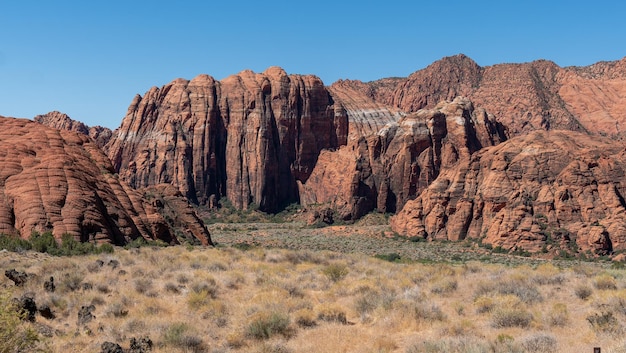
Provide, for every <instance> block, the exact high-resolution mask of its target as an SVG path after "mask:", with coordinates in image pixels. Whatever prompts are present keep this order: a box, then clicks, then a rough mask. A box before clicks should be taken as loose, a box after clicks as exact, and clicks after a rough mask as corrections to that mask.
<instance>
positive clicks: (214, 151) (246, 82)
mask: <svg viewBox="0 0 626 353" xmlns="http://www.w3.org/2000/svg"><path fill="white" fill-rule="evenodd" d="M347 121H348V117H347V116H346V114H345V109H342V108H341V107H337V106H335V105H334V102H333V99H332V97H331V96H330V94H329V92H328V91H327V90H326V88H325V87H324V85H323V83H322V81H321V80H320V79H319V78H317V77H315V76H298V75H287V74H286V73H285V72H284V71H283V70H282V69H279V68H270V69H268V70H267V71H265V72H264V73H262V74H255V73H253V72H251V71H244V72H241V73H240V74H238V75H235V76H231V77H228V78H226V79H224V80H222V81H221V82H218V81H216V80H214V79H213V78H212V77H210V76H206V75H201V76H198V77H196V78H194V79H193V80H191V81H187V80H183V79H178V80H175V81H174V82H172V83H170V84H168V85H165V86H163V87H162V88H156V87H155V88H152V89H151V90H150V91H148V92H147V93H146V94H145V95H144V97H140V96H137V97H135V99H134V100H133V102H132V104H131V106H130V108H129V109H128V113H127V115H126V117H125V118H124V120H123V122H122V125H121V127H120V128H119V129H117V130H116V131H115V133H114V137H113V139H112V140H111V142H110V143H109V144H108V145H107V146H106V149H107V151H108V155H109V157H110V158H111V160H112V161H113V164H114V168H115V170H116V171H119V173H120V176H121V177H122V179H123V180H126V181H127V182H128V183H129V184H130V185H131V186H132V187H134V188H140V187H145V186H149V185H154V184H159V183H170V184H172V185H174V186H175V187H176V188H178V189H179V190H180V191H181V192H182V194H183V195H184V196H185V197H187V198H188V199H190V200H192V201H193V202H197V203H201V204H204V203H208V200H209V199H211V198H215V197H217V198H219V197H222V196H226V197H227V198H228V199H229V200H230V201H231V202H232V203H233V205H234V206H236V207H238V208H247V207H248V205H250V204H252V203H254V204H256V205H258V206H259V207H260V209H261V210H265V211H274V210H277V209H279V208H280V207H281V206H284V205H286V204H289V203H292V202H297V201H298V193H297V185H296V181H305V180H306V179H307V178H308V177H309V175H310V173H311V171H312V170H313V167H314V166H315V164H316V162H317V157H318V155H319V153H320V151H321V150H322V149H326V148H336V147H338V146H340V145H342V144H345V143H346V140H345V139H346V135H347V128H348V122H347Z"/></svg>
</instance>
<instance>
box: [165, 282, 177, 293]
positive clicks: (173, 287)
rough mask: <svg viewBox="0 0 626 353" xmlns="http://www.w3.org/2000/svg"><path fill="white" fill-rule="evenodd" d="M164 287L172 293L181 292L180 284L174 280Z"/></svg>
mask: <svg viewBox="0 0 626 353" xmlns="http://www.w3.org/2000/svg"><path fill="white" fill-rule="evenodd" d="M163 289H164V290H165V291H166V292H168V293H171V294H180V288H178V286H177V285H176V284H174V283H172V282H168V283H165V285H164V286H163Z"/></svg>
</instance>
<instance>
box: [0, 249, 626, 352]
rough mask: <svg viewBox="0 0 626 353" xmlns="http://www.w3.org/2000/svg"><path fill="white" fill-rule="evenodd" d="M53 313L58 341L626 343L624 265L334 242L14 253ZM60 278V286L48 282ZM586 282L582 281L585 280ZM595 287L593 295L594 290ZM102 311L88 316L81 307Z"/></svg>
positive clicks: (457, 347)
mask: <svg viewBox="0 0 626 353" xmlns="http://www.w3.org/2000/svg"><path fill="white" fill-rule="evenodd" d="M10 268H16V269H18V270H24V271H26V272H27V273H29V281H28V283H27V284H26V286H25V287H23V288H13V283H12V282H10V281H9V280H8V279H7V278H4V277H3V278H2V279H1V280H0V288H1V289H2V290H3V291H4V292H5V293H6V292H7V291H8V290H9V289H10V290H11V291H12V293H13V295H15V296H19V295H20V294H22V293H24V292H31V293H34V295H35V300H36V302H37V303H38V304H39V305H43V304H45V305H48V306H49V307H50V308H51V309H52V310H53V312H54V313H55V315H56V318H55V319H52V320H48V319H45V318H43V317H41V316H39V315H38V316H37V324H38V325H45V326H46V327H47V328H48V329H50V331H51V332H53V334H52V337H49V338H44V339H45V343H46V344H47V346H48V347H50V349H51V350H52V351H54V352H66V351H72V352H98V351H99V350H100V345H101V344H102V343H103V342H105V341H111V342H115V343H119V344H120V345H121V346H122V347H124V348H128V346H129V340H130V338H132V337H137V338H140V337H145V336H147V337H149V338H150V339H151V340H152V341H153V342H154V349H153V351H154V352H213V353H217V352H281V353H284V352H294V353H295V352H311V353H316V352H320V353H321V352H324V353H326V352H364V353H365V352H376V353H380V352H406V353H412V352H509V351H511V352H536V351H543V352H573V351H576V352H592V351H593V347H598V346H600V347H602V348H603V350H602V351H603V352H624V351H626V344H625V342H624V341H623V338H622V337H623V334H624V332H626V331H625V330H626V279H625V278H624V274H625V272H624V270H617V269H607V268H606V266H601V265H599V264H596V263H581V264H577V265H572V266H561V265H560V266H557V265H555V264H553V263H550V262H545V263H543V264H540V265H510V266H507V265H501V264H490V263H486V262H479V261H467V262H459V263H445V262H438V263H432V264H422V263H390V262H387V261H383V260H379V259H375V258H373V257H369V256H366V255H359V254H343V253H338V252H330V251H311V250H284V249H269V248H252V249H250V250H246V251H244V250H239V249H237V248H233V247H224V248H186V247H169V248H150V247H144V248H139V249H131V250H124V249H116V251H115V253H113V254H106V255H89V256H80V257H69V258H67V257H51V256H47V255H42V254H34V253H24V254H17V253H7V252H3V253H2V257H0V269H1V270H2V271H4V270H7V269H10ZM50 276H53V277H54V278H55V282H56V285H57V289H56V291H55V292H54V293H49V292H45V291H44V290H43V282H44V281H45V280H47V279H48V278H49V277H50ZM583 289H584V290H583ZM583 292H584V293H583ZM86 305H94V306H95V308H96V309H95V311H94V315H95V319H93V320H92V321H91V322H89V323H87V324H86V325H81V326H79V325H78V324H77V321H78V318H77V315H78V311H79V309H80V308H81V307H82V306H86Z"/></svg>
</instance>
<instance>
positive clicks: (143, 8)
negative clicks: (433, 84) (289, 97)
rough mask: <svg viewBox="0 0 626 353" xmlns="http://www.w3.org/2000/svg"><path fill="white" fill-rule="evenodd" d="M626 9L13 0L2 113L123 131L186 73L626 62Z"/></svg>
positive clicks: (3, 20) (3, 56)
mask: <svg viewBox="0 0 626 353" xmlns="http://www.w3.org/2000/svg"><path fill="white" fill-rule="evenodd" d="M625 16H626V2H624V1H621V0H619V1H606V0H596V1H592V2H591V1H585V2H583V1H576V0H570V1H549V0H544V1H535V0H531V1H519V0H517V1H508V0H500V1H456V0H447V1H418V0H414V1H396V0H383V1H368V0H361V1H341V0H334V1H327V0H312V1H295V0H294V1H282V0H273V1H236V0H231V1H226V0H225V1H214V0H205V1H184V0H182V1H172V0H169V1H166V2H165V1H159V0H152V1H144V0H124V1H118V0H80V1H67V0H55V1H52V0H49V1H41V0H40V1H35V0H19V1H18V0H0V115H5V116H14V117H24V118H32V117H34V116H35V115H37V114H43V113H46V112H49V111H52V110H59V111H62V112H64V113H66V114H68V115H69V116H70V117H72V118H73V119H76V120H81V121H83V122H85V123H86V124H88V125H103V126H107V127H110V128H116V127H117V126H119V124H120V122H121V120H122V118H123V117H124V115H125V113H126V109H127V108H128V105H129V104H130V102H131V100H132V98H133V97H134V95H135V94H137V93H139V94H143V93H144V92H146V91H147V90H148V89H149V88H150V87H152V86H162V85H164V84H166V83H168V82H170V81H172V80H173V79H175V78H178V77H183V78H187V79H191V78H193V77H195V76H196V75H198V74H201V73H206V74H209V75H212V76H213V77H215V78H217V79H222V78H224V77H226V76H228V75H231V74H235V73H238V72H240V71H241V70H244V69H252V70H254V71H256V72H261V71H264V70H265V69H266V68H267V67H269V66H281V67H283V68H284V69H285V70H286V71H287V72H288V73H294V74H315V75H317V76H319V77H320V78H322V80H324V82H325V83H326V84H328V85H329V84H331V83H332V82H334V81H336V80H337V79H340V78H349V79H359V80H362V81H371V80H375V79H379V78H383V77H390V76H408V75H409V74H411V73H412V72H414V71H417V70H419V69H422V68H424V67H426V66H428V65H429V64H430V63H432V62H433V61H435V60H438V59H440V58H442V57H444V56H449V55H455V54H458V53H464V54H466V55H468V56H469V57H471V58H472V59H474V60H475V61H476V62H477V63H478V64H479V65H481V66H488V65H493V64H497V63H503V62H527V61H533V60H536V59H548V60H552V61H554V62H556V63H557V64H558V65H560V66H569V65H578V66H581V65H589V64H592V63H594V62H597V61H604V60H607V61H609V60H618V59H621V58H622V57H624V56H626V46H625V45H624V43H625V42H626V18H625Z"/></svg>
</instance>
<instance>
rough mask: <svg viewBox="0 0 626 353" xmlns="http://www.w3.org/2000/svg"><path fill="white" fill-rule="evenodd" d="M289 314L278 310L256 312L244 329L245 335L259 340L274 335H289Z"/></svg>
mask: <svg viewBox="0 0 626 353" xmlns="http://www.w3.org/2000/svg"><path fill="white" fill-rule="evenodd" d="M289 324H290V320H289V316H288V315H287V314H283V313H279V312H269V313H267V312H262V313H258V314H256V315H255V316H254V317H253V318H252V320H251V321H250V323H249V324H248V327H247V329H246V335H247V336H249V337H252V338H256V339H259V340H263V339H268V338H270V337H273V336H275V335H279V334H280V335H284V336H288V335H289Z"/></svg>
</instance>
